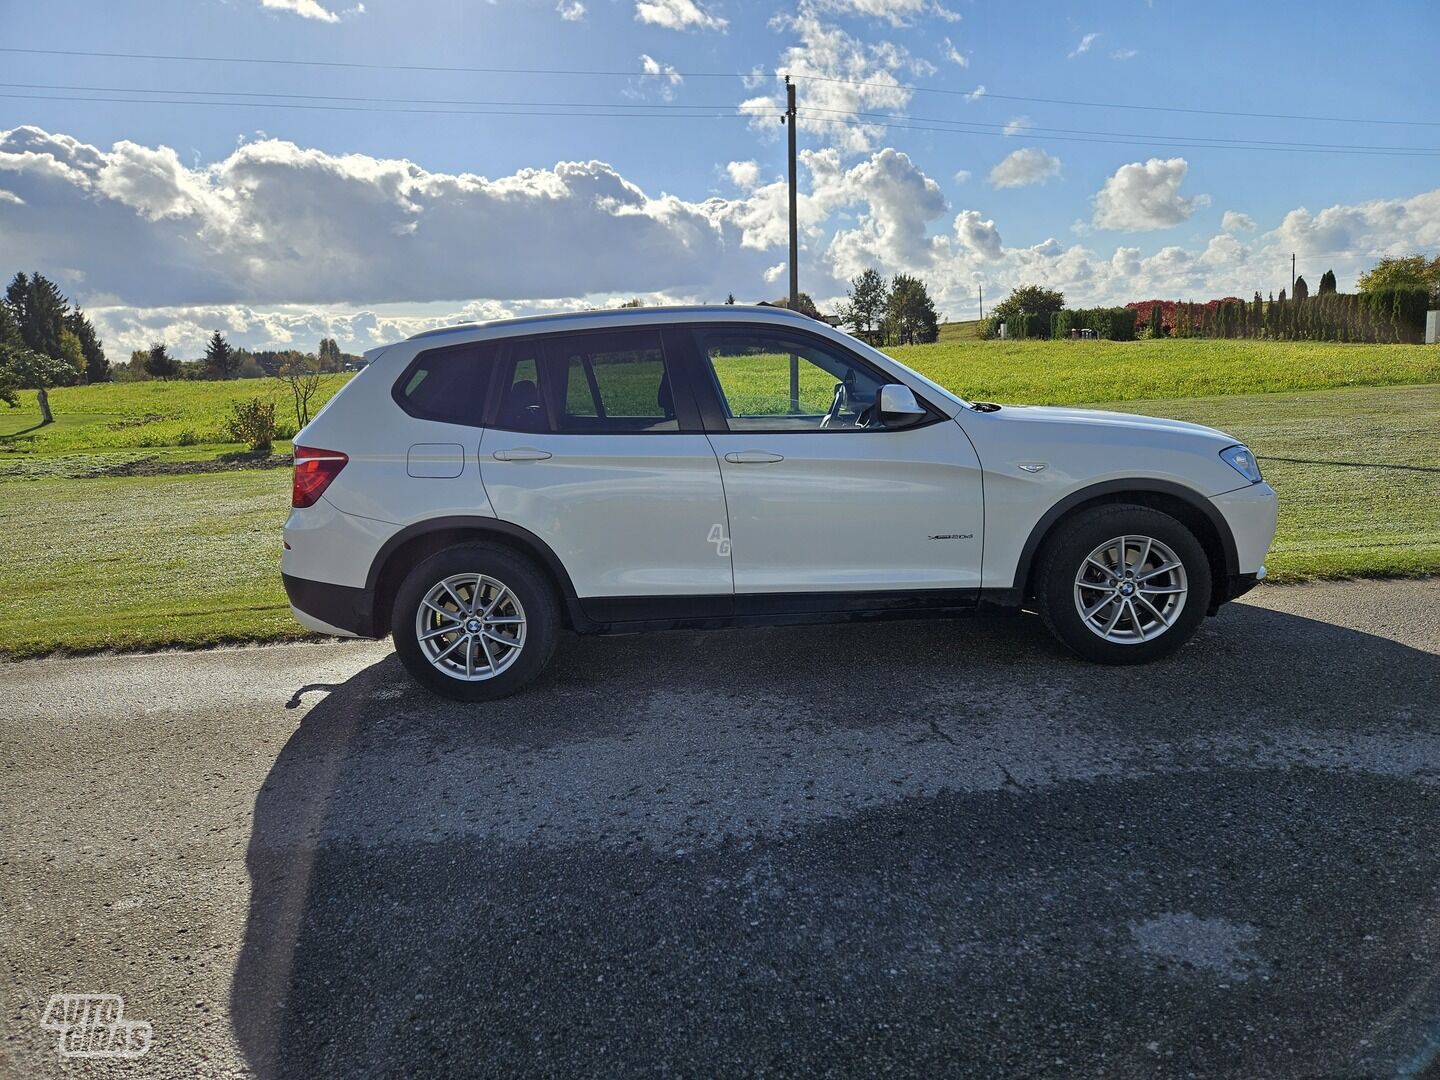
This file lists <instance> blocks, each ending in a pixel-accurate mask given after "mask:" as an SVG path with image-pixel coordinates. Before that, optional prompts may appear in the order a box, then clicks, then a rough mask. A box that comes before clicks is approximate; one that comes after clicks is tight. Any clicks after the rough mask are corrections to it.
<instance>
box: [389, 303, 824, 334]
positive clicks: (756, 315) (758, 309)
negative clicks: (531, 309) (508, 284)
mask: <svg viewBox="0 0 1440 1080" xmlns="http://www.w3.org/2000/svg"><path fill="white" fill-rule="evenodd" d="M742 317H743V318H744V319H745V320H747V321H749V322H755V321H765V322H775V323H778V324H781V325H787V324H788V325H792V326H793V325H795V324H797V323H798V324H800V325H802V326H827V325H828V324H827V323H825V322H824V321H823V320H819V319H813V318H811V317H810V316H809V315H806V314H805V313H804V312H800V311H791V310H790V309H789V308H782V307H775V306H774V305H771V304H673V305H663V306H657V307H638V308H598V309H591V310H589V311H564V312H554V313H551V314H547V315H523V316H520V317H518V318H514V319H491V320H487V321H485V322H468V323H456V324H455V325H453V326H440V327H436V328H435V329H434V330H424V331H422V332H420V333H418V334H411V335H410V337H408V338H406V339H405V340H406V341H417V340H419V339H421V338H438V337H445V336H447V335H451V334H454V335H461V334H466V333H472V332H474V331H476V330H508V329H510V328H511V327H514V328H515V330H516V332H517V333H518V332H521V331H524V330H528V329H530V328H532V327H536V328H543V329H546V330H553V329H561V328H563V327H565V326H574V327H577V328H578V327H582V326H628V325H632V324H644V323H653V322H672V323H673V322H706V321H713V320H715V319H729V318H742Z"/></svg>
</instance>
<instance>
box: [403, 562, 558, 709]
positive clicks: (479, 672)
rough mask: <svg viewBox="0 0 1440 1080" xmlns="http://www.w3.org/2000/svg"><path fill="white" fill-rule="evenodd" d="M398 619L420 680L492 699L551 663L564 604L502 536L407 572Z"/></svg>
mask: <svg viewBox="0 0 1440 1080" xmlns="http://www.w3.org/2000/svg"><path fill="white" fill-rule="evenodd" d="M391 625H392V627H393V632H394V635H395V651H396V652H397V653H399V654H400V660H401V662H403V663H404V665H405V667H406V669H407V670H408V671H409V672H410V674H411V675H413V676H414V677H415V679H416V680H417V681H418V682H420V683H421V684H422V685H424V686H426V687H428V688H429V689H431V690H433V691H435V692H436V693H437V694H442V695H444V696H445V697H449V698H454V699H455V700H457V701H492V700H494V699H496V698H502V697H505V696H507V695H509V694H513V693H515V691H517V690H519V689H520V688H521V687H523V686H525V685H526V684H527V683H529V682H530V681H531V680H532V679H534V678H535V677H536V676H537V675H539V674H540V672H541V671H542V670H544V668H545V665H546V664H547V663H548V662H549V660H550V655H551V653H553V652H554V650H555V640H556V637H557V636H558V633H559V628H560V609H559V604H558V601H557V599H556V597H555V591H554V589H552V588H551V587H550V583H549V581H547V580H546V578H545V575H544V574H543V573H542V572H541V571H540V570H539V569H538V568H537V567H536V566H535V565H534V564H533V563H531V562H530V561H529V560H528V559H526V558H524V557H523V556H521V555H518V554H516V553H515V552H513V551H510V550H509V549H508V548H503V547H500V546H498V545H495V544H484V543H475V544H461V545H457V546H456V547H451V548H446V549H445V550H444V551H441V552H438V553H436V554H434V555H431V556H430V557H429V558H427V559H425V560H423V561H422V562H420V563H419V564H418V565H416V566H415V567H414V569H412V570H411V571H410V573H409V574H407V575H406V577H405V580H404V581H403V582H402V583H401V585H400V589H399V591H398V592H397V593H396V595H395V610H394V613H393V616H392V618H391Z"/></svg>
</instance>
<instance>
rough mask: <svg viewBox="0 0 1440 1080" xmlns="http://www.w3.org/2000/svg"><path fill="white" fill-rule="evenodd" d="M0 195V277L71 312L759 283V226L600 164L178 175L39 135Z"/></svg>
mask: <svg viewBox="0 0 1440 1080" xmlns="http://www.w3.org/2000/svg"><path fill="white" fill-rule="evenodd" d="M0 187H3V188H4V189H5V190H7V191H11V192H13V193H14V194H15V196H16V198H18V199H20V200H23V204H16V205H14V206H11V205H9V204H7V205H6V211H5V225H4V228H3V229H0V265H11V264H14V265H17V266H19V265H29V264H31V263H33V262H34V259H35V253H36V252H44V253H45V262H46V264H47V266H46V269H47V270H48V271H50V272H52V273H53V274H54V275H55V276H61V275H62V273H63V272H64V271H67V270H74V271H76V272H77V273H78V274H80V275H82V280H83V288H78V289H76V290H75V293H76V298H77V299H78V300H81V301H82V302H85V303H92V302H100V301H101V300H105V299H107V298H108V300H109V302H111V303H115V304H130V305H135V306H154V305H160V304H164V305H172V306H173V305H195V304H206V303H208V304H232V303H243V304H249V305H252V306H260V305H266V304H271V305H273V304H297V303H307V304H334V303H347V304H374V303H383V302H401V301H404V302H433V301H443V300H465V299H470V298H472V297H475V296H482V297H487V298H491V299H496V300H502V301H503V300H513V299H534V298H545V297H558V296H582V295H591V294H595V293H601V292H604V291H607V290H611V289H614V290H624V291H628V292H643V291H647V290H649V291H655V290H660V289H670V290H674V291H676V292H686V291H689V292H695V291H701V292H703V291H704V290H706V289H709V288H713V287H719V286H722V285H724V286H727V287H734V286H735V284H736V279H737V278H742V279H743V278H744V277H745V276H746V275H756V274H758V273H759V270H760V269H762V268H763V255H761V254H759V253H758V251H757V252H754V253H751V252H748V251H747V250H746V249H747V247H753V248H762V247H763V246H764V244H763V243H762V242H760V241H759V240H758V239H757V237H758V236H759V229H758V225H759V222H758V220H757V219H758V218H760V217H762V216H770V215H771V214H772V213H773V210H772V209H771V208H766V209H765V210H764V211H763V212H762V210H761V209H760V208H759V206H758V202H759V200H758V198H757V197H749V196H747V197H746V198H744V199H741V200H725V199H718V198H712V199H706V200H703V201H700V202H687V201H685V200H683V199H679V198H677V197H675V196H671V195H658V196H651V195H648V194H647V193H646V192H644V191H643V190H641V189H640V188H639V187H637V186H636V185H635V184H633V183H631V182H630V181H628V180H626V179H625V178H624V177H623V176H621V175H620V174H619V173H617V172H616V171H615V170H614V169H613V168H612V167H611V166H609V165H606V164H605V163H603V162H599V161H586V162H560V163H559V164H557V165H555V166H554V167H552V168H548V169H522V170H520V171H518V172H516V173H513V174H511V175H508V176H502V177H498V178H496V179H488V178H486V177H483V176H476V175H474V174H471V173H438V172H430V171H428V170H426V169H424V168H422V167H420V166H419V165H416V164H414V163H413V162H409V161H404V160H393V159H383V158H374V157H369V156H366V155H362V154H346V155H333V154H328V153H325V152H323V151H320V150H314V149H304V148H301V147H298V146H296V145H294V144H293V143H288V142H282V141H279V140H275V139H268V140H264V141H260V142H252V143H246V144H244V145H242V146H240V147H237V148H236V150H235V151H234V152H233V153H232V154H230V156H229V157H227V158H225V159H223V160H221V161H219V162H216V163H215V164H213V165H211V166H208V167H206V168H203V169H191V168H187V167H186V166H185V165H184V164H183V163H182V162H181V161H180V160H179V158H178V156H177V155H176V154H175V153H174V151H173V150H171V149H169V148H167V147H158V148H149V147H143V146H138V145H136V144H134V143H129V142H121V143H116V144H115V146H114V147H113V148H112V149H110V150H108V151H102V150H100V149H98V148H96V147H93V146H88V145H85V144H81V143H78V142H77V141H76V140H73V139H70V138H68V137H65V136H52V135H50V134H49V133H47V132H44V131H41V130H40V129H38V128H17V129H14V130H12V131H0ZM782 196H783V193H782ZM770 197H772V198H773V196H770ZM752 204H755V205H752ZM780 220H781V221H782V222H783V217H780ZM782 234H783V225H782ZM747 240H751V243H750V244H749V245H747V244H746V241H747ZM557 251H563V252H564V253H565V256H564V257H563V258H557V257H556V252H557ZM486 252H489V253H492V255H491V256H490V257H480V256H479V254H478V253H486Z"/></svg>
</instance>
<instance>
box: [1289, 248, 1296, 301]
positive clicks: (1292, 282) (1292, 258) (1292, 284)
mask: <svg viewBox="0 0 1440 1080" xmlns="http://www.w3.org/2000/svg"><path fill="white" fill-rule="evenodd" d="M1290 296H1291V298H1292V299H1293V298H1294V296H1295V253H1294V252H1293V251H1292V252H1291V253H1290Z"/></svg>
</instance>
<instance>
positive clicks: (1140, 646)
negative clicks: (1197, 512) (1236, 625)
mask: <svg viewBox="0 0 1440 1080" xmlns="http://www.w3.org/2000/svg"><path fill="white" fill-rule="evenodd" d="M1122 548H1123V550H1124V552H1125V557H1124V566H1125V570H1124V571H1123V572H1122V571H1121V570H1120V567H1121V561H1120V556H1119V552H1120V551H1121V550H1122ZM1172 564H1173V565H1172ZM1167 567H1169V569H1167ZM1210 590H1211V574H1210V560H1209V559H1208V558H1207V557H1206V555H1205V549H1204V548H1203V547H1201V545H1200V541H1199V540H1198V539H1196V537H1195V534H1194V533H1192V532H1191V531H1190V529H1189V528H1187V527H1186V526H1185V525H1184V524H1183V523H1182V522H1180V521H1178V520H1176V519H1175V518H1173V517H1171V516H1170V515H1169V514H1166V513H1163V512H1162V511H1159V510H1152V509H1150V508H1149V507H1145V506H1134V505H1130V504H1107V505H1105V506H1097V507H1095V508H1093V509H1091V510H1085V511H1082V512H1081V513H1079V514H1076V515H1075V516H1074V517H1073V518H1070V519H1068V520H1066V521H1064V522H1062V523H1061V525H1060V526H1059V527H1058V528H1057V529H1056V531H1055V533H1054V534H1053V535H1052V536H1051V537H1050V538H1048V539H1047V540H1046V543H1045V547H1044V548H1043V550H1042V551H1041V555H1040V562H1039V566H1038V570H1037V574H1036V579H1035V595H1036V600H1037V601H1038V606H1039V609H1040V615H1041V617H1042V618H1043V619H1044V620H1045V625H1046V627H1048V628H1049V630H1050V632H1051V633H1052V634H1054V635H1055V637H1056V638H1058V639H1059V640H1060V642H1061V643H1062V644H1064V645H1065V646H1066V647H1067V648H1069V649H1070V650H1071V651H1072V652H1074V653H1076V654H1077V655H1079V656H1081V657H1083V658H1084V659H1086V660H1092V661H1095V662H1096V663H1101V664H1143V663H1146V662H1147V661H1150V660H1158V659H1159V658H1161V657H1162V656H1169V655H1170V654H1171V653H1173V652H1175V651H1176V650H1177V649H1179V648H1180V647H1181V646H1183V645H1184V644H1185V643H1186V642H1187V641H1189V640H1190V639H1191V637H1193V636H1194V634H1195V630H1196V628H1197V627H1198V626H1199V625H1200V620H1201V619H1203V618H1204V617H1205V612H1206V610H1207V609H1208V608H1209V606H1210ZM1082 605H1083V607H1084V610H1082ZM1117 608H1118V611H1117ZM1087 612H1088V613H1090V618H1088V619H1087V617H1086V614H1087ZM1112 620H1113V622H1112Z"/></svg>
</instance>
